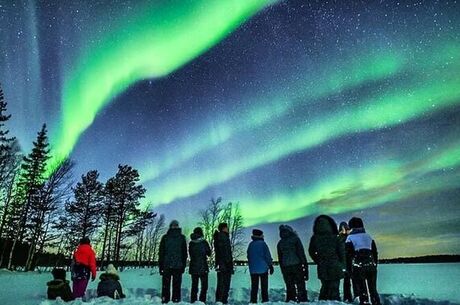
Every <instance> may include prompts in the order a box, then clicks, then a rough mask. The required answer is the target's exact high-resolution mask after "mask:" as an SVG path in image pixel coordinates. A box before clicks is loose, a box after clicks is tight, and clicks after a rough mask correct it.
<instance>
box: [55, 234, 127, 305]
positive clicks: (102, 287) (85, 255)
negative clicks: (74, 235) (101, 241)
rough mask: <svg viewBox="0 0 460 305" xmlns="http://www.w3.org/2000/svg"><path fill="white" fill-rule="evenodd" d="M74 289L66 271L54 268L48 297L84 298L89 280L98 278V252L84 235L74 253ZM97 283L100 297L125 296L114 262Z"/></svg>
mask: <svg viewBox="0 0 460 305" xmlns="http://www.w3.org/2000/svg"><path fill="white" fill-rule="evenodd" d="M70 269H71V278H72V284H73V285H72V286H73V287H72V290H71V289H70V285H69V281H68V280H67V279H66V271H65V269H62V268H54V269H53V271H52V272H51V274H52V275H53V280H52V281H49V282H48V283H47V286H48V291H47V294H48V299H50V300H55V299H57V298H58V297H60V298H61V299H62V300H63V301H65V302H68V301H73V300H75V299H77V298H83V297H84V296H85V294H86V288H87V286H88V282H89V280H90V279H91V280H92V281H94V280H96V254H95V252H94V250H93V248H92V247H91V245H90V240H89V238H87V237H84V238H82V239H81V240H80V243H79V245H78V247H77V249H76V250H75V252H74V254H73V259H72V264H71V268H70ZM99 280H100V281H99V283H98V285H97V296H98V297H104V296H106V297H110V298H113V299H121V298H124V297H125V295H124V294H123V290H122V287H121V283H120V277H119V275H118V271H117V269H116V268H115V266H114V265H113V264H109V265H108V266H107V268H106V270H105V272H104V273H102V274H101V275H100V276H99Z"/></svg>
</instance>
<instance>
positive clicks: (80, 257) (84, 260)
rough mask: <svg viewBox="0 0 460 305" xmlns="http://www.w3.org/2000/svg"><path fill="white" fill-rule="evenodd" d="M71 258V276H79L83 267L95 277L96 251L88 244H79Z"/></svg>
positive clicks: (82, 271)
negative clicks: (72, 261) (72, 262)
mask: <svg viewBox="0 0 460 305" xmlns="http://www.w3.org/2000/svg"><path fill="white" fill-rule="evenodd" d="M73 258H74V259H73V260H74V266H72V278H78V277H80V276H81V275H82V274H83V273H84V272H85V270H84V269H85V268H87V269H88V270H89V272H90V273H91V276H92V277H93V278H96V253H95V252H94V250H93V248H91V246H90V245H87V244H83V245H79V246H78V247H77V250H75V252H74V254H73Z"/></svg>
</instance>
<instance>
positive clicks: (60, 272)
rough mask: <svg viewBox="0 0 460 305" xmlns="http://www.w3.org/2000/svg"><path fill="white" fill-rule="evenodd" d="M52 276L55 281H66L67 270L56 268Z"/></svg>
mask: <svg viewBox="0 0 460 305" xmlns="http://www.w3.org/2000/svg"><path fill="white" fill-rule="evenodd" d="M51 274H52V275H53V277H54V279H55V280H65V275H66V272H65V269H62V268H54V269H53V271H51Z"/></svg>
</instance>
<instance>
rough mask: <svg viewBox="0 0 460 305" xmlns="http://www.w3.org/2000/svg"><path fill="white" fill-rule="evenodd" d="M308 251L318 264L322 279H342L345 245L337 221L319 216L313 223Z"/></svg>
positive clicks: (319, 274) (319, 275) (319, 276)
mask: <svg viewBox="0 0 460 305" xmlns="http://www.w3.org/2000/svg"><path fill="white" fill-rule="evenodd" d="M308 252H309V254H310V256H311V258H312V259H313V261H314V262H315V263H316V264H317V265H318V278H319V279H320V280H331V281H333V280H340V279H341V278H343V276H344V269H345V246H344V244H343V242H342V241H341V240H340V238H339V237H338V230H337V225H336V224H335V221H334V220H333V219H332V218H331V217H329V216H326V215H321V216H318V217H317V218H316V219H315V223H314V225H313V236H312V237H311V239H310V246H309V247H308Z"/></svg>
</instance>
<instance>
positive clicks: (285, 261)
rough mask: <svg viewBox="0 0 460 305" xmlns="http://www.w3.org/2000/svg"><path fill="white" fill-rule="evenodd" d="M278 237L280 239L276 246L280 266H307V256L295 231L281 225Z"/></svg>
mask: <svg viewBox="0 0 460 305" xmlns="http://www.w3.org/2000/svg"><path fill="white" fill-rule="evenodd" d="M280 237H281V239H280V241H279V242H278V245H277V247H276V248H277V250H278V261H279V263H280V267H281V268H283V267H288V266H294V265H303V266H307V256H306V255H305V251H304V248H303V245H302V242H301V241H300V238H299V237H298V236H297V234H296V232H294V230H292V228H291V227H289V226H283V227H282V229H281V230H280Z"/></svg>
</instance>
